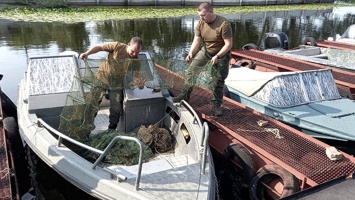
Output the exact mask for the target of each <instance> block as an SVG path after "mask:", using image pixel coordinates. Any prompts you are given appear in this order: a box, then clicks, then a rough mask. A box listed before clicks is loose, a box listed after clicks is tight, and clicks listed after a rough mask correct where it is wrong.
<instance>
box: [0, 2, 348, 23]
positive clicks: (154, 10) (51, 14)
mask: <svg viewBox="0 0 355 200" xmlns="http://www.w3.org/2000/svg"><path fill="white" fill-rule="evenodd" d="M346 6H351V5H345V4H342V5H336V4H307V5H304V4H302V5H274V6H232V7H216V8H215V12H216V13H219V14H238V13H248V12H261V11H282V10H325V9H331V8H334V7H346ZM187 15H196V8H195V7H187V8H166V7H164V8H159V7H144V8H142V7H80V8H77V7H72V8H68V7H66V8H38V7H5V8H0V18H3V19H10V20H15V21H44V22H51V21H63V22H87V21H104V20H112V19H138V18H169V17H181V16H187Z"/></svg>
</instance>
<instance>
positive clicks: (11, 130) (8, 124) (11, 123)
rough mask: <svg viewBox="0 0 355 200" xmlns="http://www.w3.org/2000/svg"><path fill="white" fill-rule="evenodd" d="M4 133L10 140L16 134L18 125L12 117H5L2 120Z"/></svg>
mask: <svg viewBox="0 0 355 200" xmlns="http://www.w3.org/2000/svg"><path fill="white" fill-rule="evenodd" d="M3 124H4V129H5V135H6V138H7V139H8V140H9V141H12V140H13V138H14V136H16V135H18V134H19V132H18V125H17V122H16V119H15V118H14V117H6V118H5V119H4V120H3Z"/></svg>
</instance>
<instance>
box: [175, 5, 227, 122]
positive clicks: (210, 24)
mask: <svg viewBox="0 0 355 200" xmlns="http://www.w3.org/2000/svg"><path fill="white" fill-rule="evenodd" d="M197 10H198V14H199V16H200V21H199V22H198V24H197V25H196V27H195V36H194V39H193V42H192V44H191V48H190V51H189V54H188V55H187V56H186V59H185V60H186V61H187V62H190V61H192V62H191V64H190V65H189V68H188V72H187V74H186V79H185V82H184V86H183V88H182V92H181V94H180V95H179V96H177V97H175V98H173V102H180V101H181V100H186V101H188V100H189V98H190V94H191V92H192V90H193V86H194V85H195V83H196V80H197V77H198V76H199V74H200V73H201V72H202V71H203V70H204V69H205V68H206V67H205V65H206V64H207V63H208V62H211V65H212V73H211V76H212V74H214V77H212V93H213V97H212V100H211V102H212V104H213V108H214V115H216V116H220V115H222V109H221V106H222V100H223V87H224V80H225V79H226V78H227V76H228V71H229V60H230V58H231V55H230V49H231V48H232V44H233V38H232V28H231V26H230V23H229V22H228V21H227V19H225V18H224V17H222V16H219V15H216V14H215V13H214V11H213V7H212V5H211V4H210V3H208V2H204V3H201V4H200V6H199V7H198V9H197ZM202 42H203V47H202V48H200V47H201V43H202ZM196 53H197V54H196ZM194 56H195V57H194Z"/></svg>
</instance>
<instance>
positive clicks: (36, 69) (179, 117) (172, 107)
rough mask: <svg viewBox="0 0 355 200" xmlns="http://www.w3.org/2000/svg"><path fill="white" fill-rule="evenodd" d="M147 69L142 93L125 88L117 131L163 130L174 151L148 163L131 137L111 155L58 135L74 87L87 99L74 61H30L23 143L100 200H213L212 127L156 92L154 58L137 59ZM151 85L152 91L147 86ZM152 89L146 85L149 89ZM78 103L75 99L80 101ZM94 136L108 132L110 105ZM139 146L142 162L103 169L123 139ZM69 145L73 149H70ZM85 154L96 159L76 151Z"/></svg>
mask: <svg viewBox="0 0 355 200" xmlns="http://www.w3.org/2000/svg"><path fill="white" fill-rule="evenodd" d="M139 58H140V59H141V60H142V66H143V68H144V69H145V72H144V73H147V72H148V71H149V72H150V73H151V74H149V77H151V80H147V82H146V86H145V87H144V88H143V89H142V90H139V89H137V88H136V89H134V88H132V89H125V90H124V100H123V113H122V116H121V119H123V120H121V121H120V123H119V127H118V128H117V129H118V130H122V131H124V132H125V133H131V132H132V131H134V129H135V128H136V127H139V126H142V125H145V126H148V125H150V124H159V125H160V126H159V127H163V128H165V129H167V130H168V131H169V133H170V135H171V137H172V141H173V142H172V144H173V149H172V150H170V151H168V152H166V153H155V154H154V156H153V157H152V158H149V159H146V160H143V153H144V152H143V150H144V148H143V145H144V144H143V142H141V140H139V139H138V138H137V137H133V136H129V135H128V136H127V135H124V136H116V137H114V138H113V139H112V140H111V141H110V143H109V145H107V146H106V147H105V149H103V150H102V149H97V148H94V147H92V146H89V145H87V144H84V143H82V142H81V141H79V140H76V139H74V138H72V137H69V136H68V135H67V134H64V133H63V132H60V131H58V127H59V126H60V123H61V117H60V115H61V112H62V111H63V108H64V107H65V106H68V104H67V102H68V99H70V100H71V101H80V99H79V98H77V97H78V96H76V97H73V96H71V94H72V92H73V88H76V92H77V93H78V94H82V95H83V96H82V97H84V96H85V93H87V91H88V89H87V88H85V87H84V86H83V83H82V82H81V80H82V78H83V77H82V76H81V75H80V74H81V72H82V71H83V70H84V71H85V70H87V69H81V65H80V61H79V60H78V59H77V57H76V56H75V55H71V54H63V55H56V56H45V57H32V58H30V59H29V64H28V69H27V72H26V74H25V78H24V79H23V80H21V82H20V84H19V89H18V92H19V95H18V122H19V129H20V134H21V137H22V139H23V141H24V143H25V144H26V145H28V146H29V147H30V148H31V149H32V150H33V151H34V152H35V153H36V154H37V155H38V156H39V157H40V158H41V159H42V160H43V161H44V162H45V163H46V164H47V165H48V166H50V167H51V168H53V169H54V170H55V171H56V172H57V173H58V174H60V175H61V176H62V177H64V178H65V179H66V180H68V181H69V182H71V183H72V184H74V185H75V186H77V187H79V188H80V189H82V190H83V191H85V192H87V193H89V194H91V195H92V196H94V197H97V198H99V199H125V200H126V199H154V200H158V199H169V200H171V199H184V200H186V199H204V200H205V199H213V200H214V199H215V196H216V194H215V189H216V178H215V174H214V166H213V159H212V155H211V152H210V149H209V146H208V134H209V129H208V125H207V123H202V122H201V120H200V119H199V117H198V116H197V114H196V112H195V111H194V110H193V109H192V107H191V106H189V104H188V103H186V102H184V101H183V102H181V103H180V104H173V103H172V101H171V97H170V96H169V93H168V92H167V91H165V90H164V89H163V88H161V89H157V87H158V85H155V86H154V87H152V85H154V84H157V83H159V82H160V80H159V77H158V76H157V75H156V74H155V73H154V71H155V70H154V64H153V63H152V61H151V59H150V56H149V54H148V53H146V52H143V53H140V54H139ZM148 85H149V86H148ZM147 86H148V87H147ZM75 98H76V99H75ZM94 123H95V129H94V130H92V131H91V134H90V135H95V134H98V133H99V132H100V131H105V129H107V125H108V107H107V106H105V105H104V104H101V107H100V109H99V111H98V113H97V115H96V117H95V118H94ZM122 140H128V141H130V142H131V144H136V145H137V147H138V151H137V152H136V154H135V156H136V157H135V158H136V160H138V163H137V164H134V165H122V164H112V163H105V162H104V161H105V158H106V156H107V155H108V154H109V153H110V150H111V148H112V147H113V146H114V144H115V143H116V142H118V141H122ZM67 144H68V145H67ZM72 146H76V147H78V148H81V149H85V150H87V151H89V152H91V153H92V154H96V155H97V157H96V159H95V160H94V161H89V160H88V159H85V157H84V156H82V155H80V154H78V153H76V152H74V151H73V149H72V148H69V147H72Z"/></svg>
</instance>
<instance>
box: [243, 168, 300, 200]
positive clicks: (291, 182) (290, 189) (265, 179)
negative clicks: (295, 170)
mask: <svg viewBox="0 0 355 200" xmlns="http://www.w3.org/2000/svg"><path fill="white" fill-rule="evenodd" d="M279 179H282V184H283V190H282V193H281V196H280V198H283V197H286V196H289V195H291V194H293V193H295V192H298V191H299V190H300V186H299V182H298V180H297V179H296V177H295V176H293V175H292V174H291V173H290V172H288V171H286V170H285V169H283V168H282V167H280V166H278V165H276V164H269V165H264V166H263V167H261V168H260V169H259V170H258V171H257V172H256V175H255V176H254V177H253V178H252V180H251V182H250V187H249V197H250V200H259V199H265V196H264V195H265V189H266V187H265V184H266V185H268V184H269V183H271V182H272V180H279ZM261 182H262V183H261Z"/></svg>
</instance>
